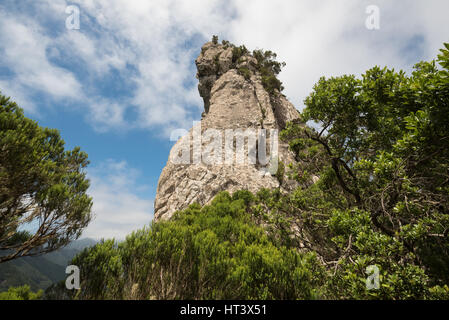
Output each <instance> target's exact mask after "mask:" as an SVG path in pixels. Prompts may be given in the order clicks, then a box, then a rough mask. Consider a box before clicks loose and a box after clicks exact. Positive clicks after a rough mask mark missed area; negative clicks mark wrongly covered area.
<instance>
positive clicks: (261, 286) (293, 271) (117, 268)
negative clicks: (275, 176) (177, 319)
mask: <svg viewBox="0 0 449 320" xmlns="http://www.w3.org/2000/svg"><path fill="white" fill-rule="evenodd" d="M254 199H255V198H254V196H253V195H252V194H251V193H249V192H247V191H240V192H237V193H234V194H233V195H232V196H231V195H229V194H228V193H227V192H223V193H220V194H218V195H217V196H216V197H215V199H214V200H213V201H212V204H211V205H210V206H205V207H203V208H200V207H199V206H198V205H192V206H190V207H189V208H188V209H187V210H184V211H182V212H178V213H176V214H175V215H174V217H173V218H172V220H171V221H167V222H159V223H156V224H153V225H151V227H149V228H144V229H142V230H139V231H137V232H134V233H133V234H131V235H130V236H128V237H127V239H126V241H124V242H123V243H120V244H119V245H118V246H117V247H116V246H114V245H113V243H112V242H105V243H102V244H99V245H97V246H96V247H94V248H92V249H88V250H87V251H85V252H84V253H82V254H80V255H79V256H77V257H76V258H75V259H74V261H73V263H74V264H77V265H78V266H79V267H80V269H81V270H85V271H84V273H83V277H82V279H83V283H82V284H81V287H82V295H81V296H80V298H96V299H102V298H113V299H114V298H115V299H122V298H132V299H310V298H314V297H316V295H317V292H316V291H317V290H316V288H317V287H318V286H317V285H316V284H317V283H318V282H319V281H321V278H322V277H320V274H321V273H322V271H323V270H322V268H321V267H320V266H319V263H318V262H317V260H316V259H315V256H314V255H313V254H302V253H298V252H297V251H296V250H294V249H292V248H287V247H285V246H279V247H277V246H276V245H275V244H274V243H273V242H272V241H271V240H270V238H269V237H268V236H267V235H266V234H265V231H264V230H263V229H262V228H261V227H259V226H257V225H256V224H255V223H254V221H253V220H252V217H251V215H250V214H249V210H250V206H251V205H252V204H253V202H254ZM100 253H101V254H100ZM94 266H96V267H95V268H94ZM112 282H113V283H114V284H113V285H110V284H111V283H112Z"/></svg>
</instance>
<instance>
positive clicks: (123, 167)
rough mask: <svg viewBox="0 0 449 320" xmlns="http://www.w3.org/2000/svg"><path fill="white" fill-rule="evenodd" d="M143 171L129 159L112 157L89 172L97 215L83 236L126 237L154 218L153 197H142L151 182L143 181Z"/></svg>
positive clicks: (93, 209) (95, 213)
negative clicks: (128, 162)
mask: <svg viewBox="0 0 449 320" xmlns="http://www.w3.org/2000/svg"><path fill="white" fill-rule="evenodd" d="M138 175H139V172H138V171H136V170H135V169H133V168H130V167H129V166H128V164H127V163H126V162H125V161H120V162H117V161H114V160H109V161H107V162H105V163H103V164H101V165H99V166H97V167H95V168H92V169H91V170H89V172H88V178H89V179H90V181H91V187H90V188H89V191H88V193H89V195H91V196H92V197H93V208H92V212H93V214H94V219H93V220H92V222H91V223H90V224H89V226H88V227H87V228H86V229H85V230H84V232H83V237H89V238H95V239H100V238H115V239H121V240H123V239H125V237H126V235H128V234H129V233H131V232H132V231H134V230H137V229H141V228H142V227H143V226H145V225H148V224H149V223H150V222H151V220H152V219H153V200H152V199H147V198H142V197H139V196H138V195H137V194H139V193H146V192H147V191H148V190H147V186H144V185H139V184H138V183H137V177H138Z"/></svg>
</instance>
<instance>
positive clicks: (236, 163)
mask: <svg viewBox="0 0 449 320" xmlns="http://www.w3.org/2000/svg"><path fill="white" fill-rule="evenodd" d="M195 63H196V66H197V69H198V73H197V77H198V80H199V85H198V90H199V93H200V95H201V97H202V98H203V100H204V109H205V111H204V112H203V116H202V119H201V121H200V122H198V123H196V124H195V125H194V126H193V127H192V129H191V130H190V131H189V132H188V133H187V134H185V135H184V136H183V137H182V138H180V139H179V141H178V142H177V143H176V144H175V145H174V146H173V148H172V150H171V152H170V155H169V160H168V162H167V165H166V166H165V168H164V169H163V171H162V173H161V176H160V178H159V182H158V187H157V195H156V199H155V205H154V212H155V220H156V221H157V220H161V219H162V220H165V219H169V218H170V217H171V216H172V214H173V213H174V212H175V211H177V210H182V209H185V208H187V207H188V206H189V205H190V204H192V203H194V202H197V203H199V204H201V205H204V204H207V203H208V202H209V201H210V200H211V199H212V198H213V197H214V196H215V195H216V194H217V193H218V192H220V191H222V190H227V191H229V192H234V191H236V190H241V189H246V190H249V191H252V192H257V191H258V190H260V189H261V188H271V189H272V188H280V189H281V190H289V189H291V188H293V187H294V183H293V182H291V181H288V179H284V178H283V177H282V174H283V173H282V170H279V168H281V167H282V164H288V163H291V162H294V161H295V160H294V156H293V154H292V153H291V152H290V151H289V150H288V146H287V145H286V144H284V143H282V142H281V141H280V140H279V139H278V134H279V131H280V130H282V129H283V128H284V127H285V124H286V122H288V121H292V120H295V119H297V118H298V115H299V113H298V111H297V110H296V109H295V107H294V106H293V105H292V104H291V103H290V102H289V101H288V100H287V99H286V98H285V96H283V95H282V94H280V93H279V92H278V91H276V92H275V93H274V94H271V95H270V94H269V93H268V92H267V91H266V90H265V88H264V86H263V84H262V78H261V75H260V73H259V71H258V68H257V60H256V59H255V58H254V57H252V56H251V55H250V54H248V53H247V54H244V55H242V56H241V57H239V59H238V60H237V61H236V57H233V47H232V46H229V45H222V44H214V43H212V42H208V43H206V44H205V45H204V46H203V47H202V50H201V54H200V55H199V57H198V58H197V59H196V61H195ZM254 139H256V143H254Z"/></svg>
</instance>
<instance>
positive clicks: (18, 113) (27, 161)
mask: <svg viewBox="0 0 449 320" xmlns="http://www.w3.org/2000/svg"><path fill="white" fill-rule="evenodd" d="M0 150H1V152H0V262H4V261H8V260H12V259H15V258H18V257H22V256H29V255H36V254H41V253H44V252H50V251H53V250H56V249H58V248H60V247H61V246H64V245H66V244H67V243H68V242H69V241H71V240H73V239H77V238H78V237H79V236H80V234H81V231H82V229H83V228H84V227H85V226H86V225H87V224H88V223H89V221H90V219H91V214H90V211H91V198H90V197H89V196H88V195H87V194H86V191H87V188H88V187H89V181H88V180H87V179H86V174H85V172H84V171H83V169H84V168H85V167H86V166H87V164H88V161H87V154H86V153H84V152H82V151H81V150H80V148H78V147H76V148H74V149H73V150H69V151H65V150H64V141H63V140H62V139H61V137H60V134H59V132H58V131H57V130H55V129H48V128H42V127H40V126H39V125H38V124H37V123H36V122H35V121H33V120H30V119H28V118H26V117H25V116H24V114H23V111H22V110H21V109H20V108H19V107H18V106H17V105H16V103H14V102H11V101H10V100H9V98H7V97H5V96H3V95H0ZM30 226H31V227H30ZM25 227H28V229H30V230H31V229H35V230H36V231H35V232H30V231H24V230H25V229H24V228H25Z"/></svg>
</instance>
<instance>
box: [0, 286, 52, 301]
mask: <svg viewBox="0 0 449 320" xmlns="http://www.w3.org/2000/svg"><path fill="white" fill-rule="evenodd" d="M42 294H43V291H42V290H39V291H38V292H33V291H31V289H30V286H28V285H24V286H21V287H11V288H9V289H8V291H5V292H0V300H39V299H41V297H42Z"/></svg>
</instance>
